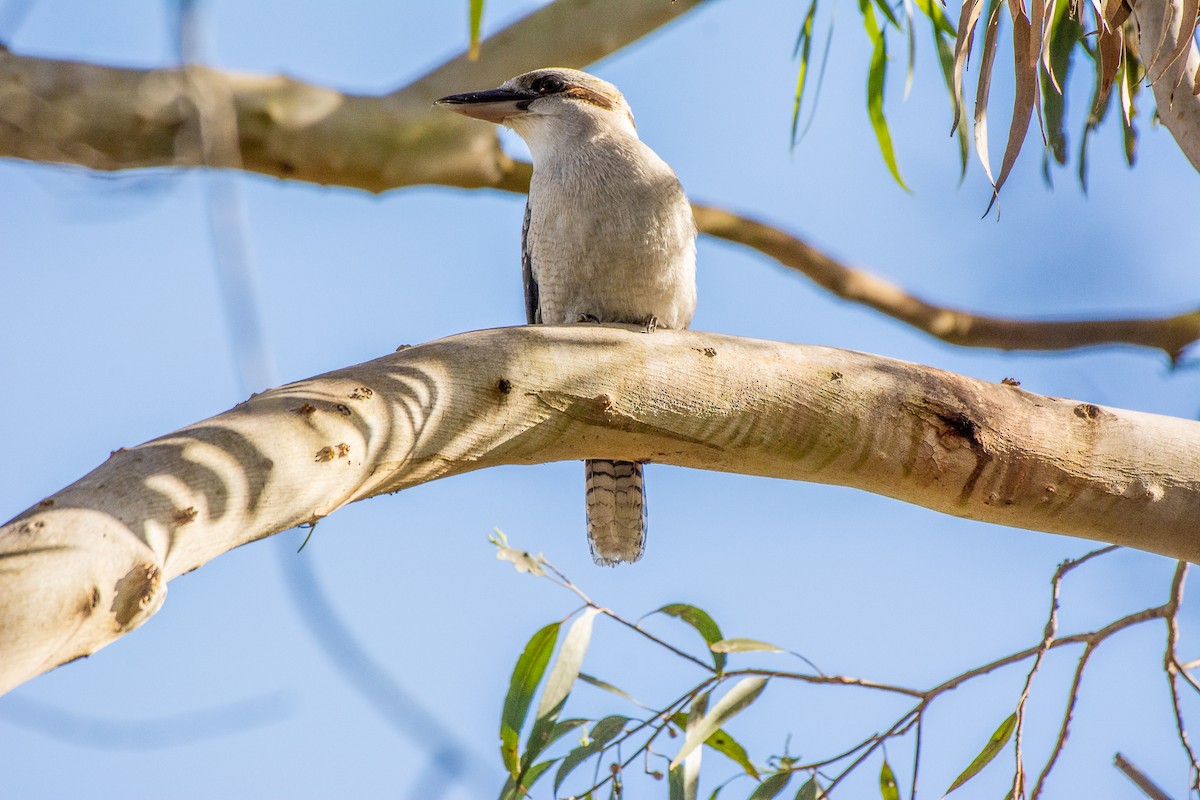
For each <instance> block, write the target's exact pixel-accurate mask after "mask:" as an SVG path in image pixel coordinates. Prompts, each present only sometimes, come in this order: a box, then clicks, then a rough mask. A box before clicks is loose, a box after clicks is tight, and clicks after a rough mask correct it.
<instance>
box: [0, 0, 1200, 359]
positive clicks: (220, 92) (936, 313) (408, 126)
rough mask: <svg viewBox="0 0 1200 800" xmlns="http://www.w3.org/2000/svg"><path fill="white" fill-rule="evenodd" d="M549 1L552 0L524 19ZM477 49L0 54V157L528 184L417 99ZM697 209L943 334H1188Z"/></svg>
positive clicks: (821, 280)
mask: <svg viewBox="0 0 1200 800" xmlns="http://www.w3.org/2000/svg"><path fill="white" fill-rule="evenodd" d="M561 5H562V0H560V2H559V3H554V4H551V5H550V6H547V7H546V8H545V9H543V10H542V11H539V12H537V13H535V14H534V15H532V16H531V17H529V18H527V20H533V19H534V18H535V17H537V16H538V15H539V14H543V13H549V12H550V10H551V9H557V8H560V7H561ZM599 5H603V4H599ZM679 5H681V6H682V5H684V4H682V3H681V4H679ZM597 7H599V6H597ZM643 22H645V21H644V20H643ZM527 24H530V25H531V24H532V23H531V22H527V21H522V22H519V23H517V24H516V25H514V26H512V27H510V28H509V29H507V30H506V31H504V32H502V33H501V34H497V36H496V37H493V38H494V39H501V40H503V42H505V43H507V46H508V48H509V49H514V48H515V47H516V44H521V43H523V42H525V38H524V36H518V33H519V32H520V31H521V30H523V26H525V25H527ZM597 27H599V26H597ZM510 31H511V32H512V35H511V37H509V38H505V37H506V36H507V35H508V34H509V32H510ZM635 32H640V29H639V30H638V31H635ZM490 42H492V40H489V43H490ZM514 43H515V44H514ZM487 46H488V47H493V46H494V45H492V44H488V45H487ZM524 55H525V57H528V54H527V53H526V54H524ZM515 57H516V56H513V57H512V58H508V59H507V60H503V59H497V60H493V61H490V62H488V63H489V64H490V68H491V69H492V70H493V71H496V70H499V69H504V70H509V71H511V70H516V69H519V67H518V66H517V65H516V63H515V62H513V58H515ZM566 60H567V59H566V58H565V56H564V57H563V58H562V59H560V63H561V62H562V61H566ZM580 60H581V59H580ZM498 62H499V63H500V64H501V66H500V67H497V66H496V64H497V63H498ZM510 62H511V63H510ZM480 63H482V62H468V61H465V60H464V59H461V58H460V59H456V60H454V61H451V62H449V63H448V64H447V65H446V66H444V67H441V68H439V69H437V70H435V71H434V72H432V73H430V74H429V75H427V76H426V77H424V78H422V79H420V80H419V81H417V82H416V83H414V84H412V85H411V86H409V87H408V88H406V89H402V90H400V91H399V92H396V93H394V94H391V95H386V96H382V97H359V96H353V95H343V94H340V93H338V92H336V91H334V90H332V89H324V88H320V87H316V86H312V85H309V84H303V83H299V82H297V81H293V80H291V79H290V78H284V77H253V76H246V75H235V74H228V73H221V72H217V71H214V70H207V69H204V68H200V67H193V68H191V69H190V70H189V72H188V73H187V74H186V75H185V74H184V73H182V72H179V71H176V70H152V71H145V70H126V69H116V68H112V67H99V66H93V65H88V64H77V63H73V62H65V61H50V60H42V59H35V58H26V57H21V56H15V55H11V54H4V53H0V156H9V157H16V158H25V159H31V160H37V161H49V162H66V163H73V164H79V165H82V166H85V167H89V168H92V169H99V170H123V169H130V168H135V167H148V166H201V165H204V164H205V163H216V164H218V165H220V166H224V167H228V168H244V169H246V170H248V171H251V172H259V173H263V174H266V175H273V176H276V177H280V178H289V179H292V180H301V181H308V182H312V183H320V184H335V185H339V186H344V187H349V188H357V189H366V190H368V191H372V192H382V191H386V190H389V189H395V188H399V187H403V186H411V185H416V184H439V185H444V186H458V187H462V188H481V187H487V188H493V189H502V190H505V191H511V192H526V191H528V189H529V177H530V175H531V172H532V167H531V166H530V165H529V164H528V163H525V162H522V161H515V160H513V159H511V158H509V157H508V156H507V155H506V154H505V153H504V152H503V151H502V150H500V147H499V143H498V139H497V138H496V135H495V132H494V130H493V129H492V128H491V127H489V126H485V125H484V124H483V123H478V122H475V121H472V120H468V119H466V118H463V117H459V116H457V115H454V114H438V113H435V112H434V111H433V110H432V109H431V100H430V99H431V98H432V97H436V96H438V95H439V94H444V93H446V92H449V91H451V90H452V89H461V88H462V87H463V86H476V85H492V84H493V83H498V82H499V79H498V78H493V76H491V75H487V74H480V75H474V74H473V73H472V74H468V73H470V70H472V69H474V70H477V71H478V70H482V69H483V67H472V66H471V65H472V64H480ZM506 74H507V73H506ZM189 78H190V81H191V83H190V84H189ZM189 87H190V89H191V94H189ZM196 94H201V95H212V96H219V97H229V98H232V103H233V105H234V107H235V109H236V117H237V131H238V137H239V139H238V141H239V143H240V146H239V148H236V149H233V148H231V149H230V151H228V152H225V153H223V154H216V155H215V156H214V157H210V158H209V159H207V161H206V159H205V157H204V153H203V150H202V148H201V147H200V146H199V145H198V143H195V142H192V141H190V140H189V138H188V135H189V134H188V132H190V131H192V130H194V120H193V115H194V109H193V106H192V101H191V100H190V97H191V96H194V95H196ZM1197 129H1198V130H1200V125H1198V126H1197ZM694 208H695V211H696V220H697V224H698V225H699V227H700V230H701V232H702V233H706V234H708V235H711V236H715V237H718V238H721V239H725V240H727V241H731V242H737V243H739V244H743V245H746V246H748V247H752V248H754V249H756V250H758V251H759V252H761V253H763V254H764V255H767V256H769V257H771V258H774V259H776V260H777V261H779V262H780V263H781V264H783V265H784V266H786V267H789V268H791V269H794V270H797V271H799V272H801V273H803V274H805V275H807V276H808V277H809V278H810V279H812V280H813V281H814V282H815V283H817V285H819V286H821V287H822V288H824V289H826V290H828V291H830V292H832V293H833V294H835V295H837V296H838V297H841V298H844V299H846V300H850V301H852V302H856V303H862V304H863V305H866V306H869V307H870V308H873V309H875V310H877V311H880V312H882V313H884V314H887V315H888V316H891V317H893V318H895V319H898V320H900V321H901V322H904V323H906V324H908V325H911V326H912V327H914V328H917V329H918V330H921V331H924V332H926V333H928V334H930V335H932V336H935V337H937V338H939V339H941V340H943V341H945V342H949V343H950V344H955V345H960V346H964V347H990V348H997V349H1001V350H1065V349H1070V348H1075V347H1088V346H1092V345H1101V344H1132V345H1139V346H1144V347H1153V348H1157V349H1159V350H1162V351H1163V352H1165V353H1166V354H1167V355H1168V356H1170V357H1171V358H1172V359H1178V357H1179V356H1180V355H1181V354H1182V352H1183V351H1184V349H1185V348H1187V347H1188V346H1189V345H1190V344H1192V343H1193V342H1195V341H1196V340H1198V339H1200V310H1197V311H1190V312H1187V313H1183V314H1179V315H1176V316H1170V317H1163V318H1148V319H1112V320H1077V321H1061V322H1060V321H1038V320H1013V319H1003V318H998V317H989V316H982V315H978V314H973V313H970V312H968V311H961V310H957V309H952V308H945V307H942V306H938V305H934V304H932V303H928V302H926V301H924V300H921V299H920V298H917V297H914V296H912V295H910V294H907V293H906V292H905V291H904V290H903V289H901V288H899V287H897V286H896V285H894V284H892V283H890V282H888V281H886V280H885V279H883V278H880V277H877V276H875V275H872V274H871V273H868V272H865V271H863V270H859V269H855V268H852V267H849V266H846V265H845V264H842V263H840V262H838V261H837V260H835V259H833V258H831V257H829V256H827V255H825V254H824V253H821V252H820V251H818V250H816V249H815V248H813V247H812V246H811V245H808V244H806V243H805V242H803V241H801V240H800V239H798V238H796V237H795V236H793V235H791V234H789V233H787V232H786V231H783V230H781V229H779V228H774V227H771V226H769V225H765V224H763V223H761V222H757V221H755V220H752V219H749V218H746V217H742V216H738V215H736V214H733V213H730V212H728V211H724V210H721V209H719V208H714V207H711V206H703V205H699V204H697V205H695V206H694Z"/></svg>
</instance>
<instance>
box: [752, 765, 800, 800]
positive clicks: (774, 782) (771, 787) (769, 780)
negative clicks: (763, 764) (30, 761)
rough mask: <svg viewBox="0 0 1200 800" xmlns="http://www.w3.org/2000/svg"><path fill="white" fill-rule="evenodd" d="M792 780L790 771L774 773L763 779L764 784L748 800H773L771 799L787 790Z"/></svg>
mask: <svg viewBox="0 0 1200 800" xmlns="http://www.w3.org/2000/svg"><path fill="white" fill-rule="evenodd" d="M791 779H792V773H791V771H790V770H785V771H783V772H773V773H771V774H770V775H768V776H767V777H765V778H763V780H762V783H760V784H759V785H758V786H757V787H755V789H754V791H753V792H752V793H751V794H750V797H749V798H748V800H771V798H774V797H778V796H779V795H780V794H781V793H782V792H783V790H784V789H786V788H787V785H788V781H790V780H791Z"/></svg>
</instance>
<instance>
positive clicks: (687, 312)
mask: <svg viewBox="0 0 1200 800" xmlns="http://www.w3.org/2000/svg"><path fill="white" fill-rule="evenodd" d="M438 103H439V104H442V105H444V106H445V107H447V108H450V109H451V110H454V111H458V112H460V113H463V114H466V115H468V116H472V117H476V118H479V119H485V120H488V121H490V122H496V123H501V124H505V125H508V126H509V127H511V128H512V129H513V130H514V131H516V133H517V134H519V135H520V136H521V137H522V138H523V139H524V140H525V142H526V143H527V144H528V145H529V151H530V153H531V155H532V156H533V179H532V182H531V184H530V189H529V202H528V205H527V206H526V209H525V226H524V231H523V235H522V248H521V250H522V253H521V256H522V271H523V273H524V283H525V295H526V312H527V320H526V321H527V322H529V323H546V324H563V323H576V322H601V323H604V322H624V323H637V324H642V325H646V326H647V329H648V330H653V327H654V325H656V324H657V325H659V326H662V327H665V328H686V327H687V326H688V324H689V323H690V322H691V319H692V312H693V310H694V309H695V305H696V277H695V272H696V246H695V237H696V228H695V222H694V220H693V218H692V210H691V206H690V204H689V203H688V201H687V197H686V196H685V195H684V193H683V189H682V187H681V186H680V185H679V180H678V179H677V178H676V177H675V173H674V172H672V171H671V168H670V167H669V166H667V165H666V163H664V162H663V160H662V159H661V158H659V157H658V155H657V154H655V152H654V151H653V150H651V149H650V148H649V147H647V146H646V145H645V144H644V143H642V141H641V140H640V139H638V135H637V129H636V128H635V126H634V123H633V114H632V113H631V112H630V110H629V106H628V104H627V103H626V102H625V98H624V97H622V96H621V93H620V92H619V91H617V88H616V87H615V86H613V85H612V84H610V83H607V82H605V81H602V80H600V79H599V78H596V77H594V76H592V75H588V74H587V73H585V72H580V71H578V70H572V69H565V68H552V69H540V70H535V71H533V72H528V73H525V74H524V75H518V76H517V77H515V78H512V79H511V80H508V81H506V82H505V83H504V84H502V85H501V86H500V87H499V88H498V89H494V90H489V91H484V92H473V93H469V94H460V95H452V96H450V97H445V98H442V99H441V100H439V101H438ZM585 472H586V488H587V512H588V540H589V542H590V544H591V548H592V555H593V557H594V558H595V560H596V562H597V563H600V564H616V563H619V562H622V561H636V560H637V559H638V558H640V557H641V554H642V551H643V549H644V547H645V541H646V519H645V510H646V505H645V487H644V478H643V474H642V465H641V464H639V463H636V462H630V461H607V460H592V461H588V462H586V464H585Z"/></svg>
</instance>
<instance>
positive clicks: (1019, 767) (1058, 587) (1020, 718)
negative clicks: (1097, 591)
mask: <svg viewBox="0 0 1200 800" xmlns="http://www.w3.org/2000/svg"><path fill="white" fill-rule="evenodd" d="M1117 549H1118V547H1117V546H1116V545H1110V546H1108V547H1102V548H1100V549H1098V550H1093V551H1092V552H1090V553H1087V554H1085V555H1083V556H1080V557H1079V558H1075V559H1067V560H1066V561H1064V562H1062V563H1061V564H1059V565H1058V569H1056V570H1055V571H1054V576H1053V577H1052V578H1051V579H1050V614H1049V615H1048V617H1047V619H1046V627H1045V629H1044V631H1043V633H1042V643H1041V645H1039V646H1038V651H1037V655H1036V656H1035V657H1034V660H1033V666H1032V667H1030V668H1029V674H1028V675H1026V676H1025V685H1024V686H1023V687H1022V688H1021V696H1020V699H1018V700H1017V711H1016V715H1017V725H1016V734H1015V735H1014V737H1013V742H1014V757H1015V760H1016V769H1015V770H1014V772H1013V784H1012V792H1011V795H1012V797H1014V798H1021V797H1024V796H1025V762H1024V760H1023V759H1022V757H1021V744H1022V736H1023V734H1024V728H1025V703H1026V701H1028V699H1029V689H1030V687H1031V686H1032V685H1033V677H1034V675H1036V674H1037V671H1038V667H1040V666H1041V664H1042V659H1043V658H1044V657H1045V655H1046V653H1047V652H1048V651H1049V650H1050V646H1051V645H1052V644H1053V643H1054V637H1055V636H1056V635H1058V607H1059V595H1060V594H1061V592H1062V582H1063V578H1064V577H1065V576H1066V574H1067V573H1068V572H1070V571H1071V570H1073V569H1075V568H1076V567H1079V566H1081V565H1083V564H1086V563H1087V562H1088V561H1090V560H1092V559H1093V558H1096V557H1097V556H1102V555H1106V554H1108V553H1111V552H1113V551H1114V550H1117Z"/></svg>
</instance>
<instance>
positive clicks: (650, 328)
mask: <svg viewBox="0 0 1200 800" xmlns="http://www.w3.org/2000/svg"><path fill="white" fill-rule="evenodd" d="M656 330H658V317H656V316H654V315H653V314H651V315H650V316H648V317H646V321H645V322H643V323H642V333H654V332H655V331H656Z"/></svg>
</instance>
